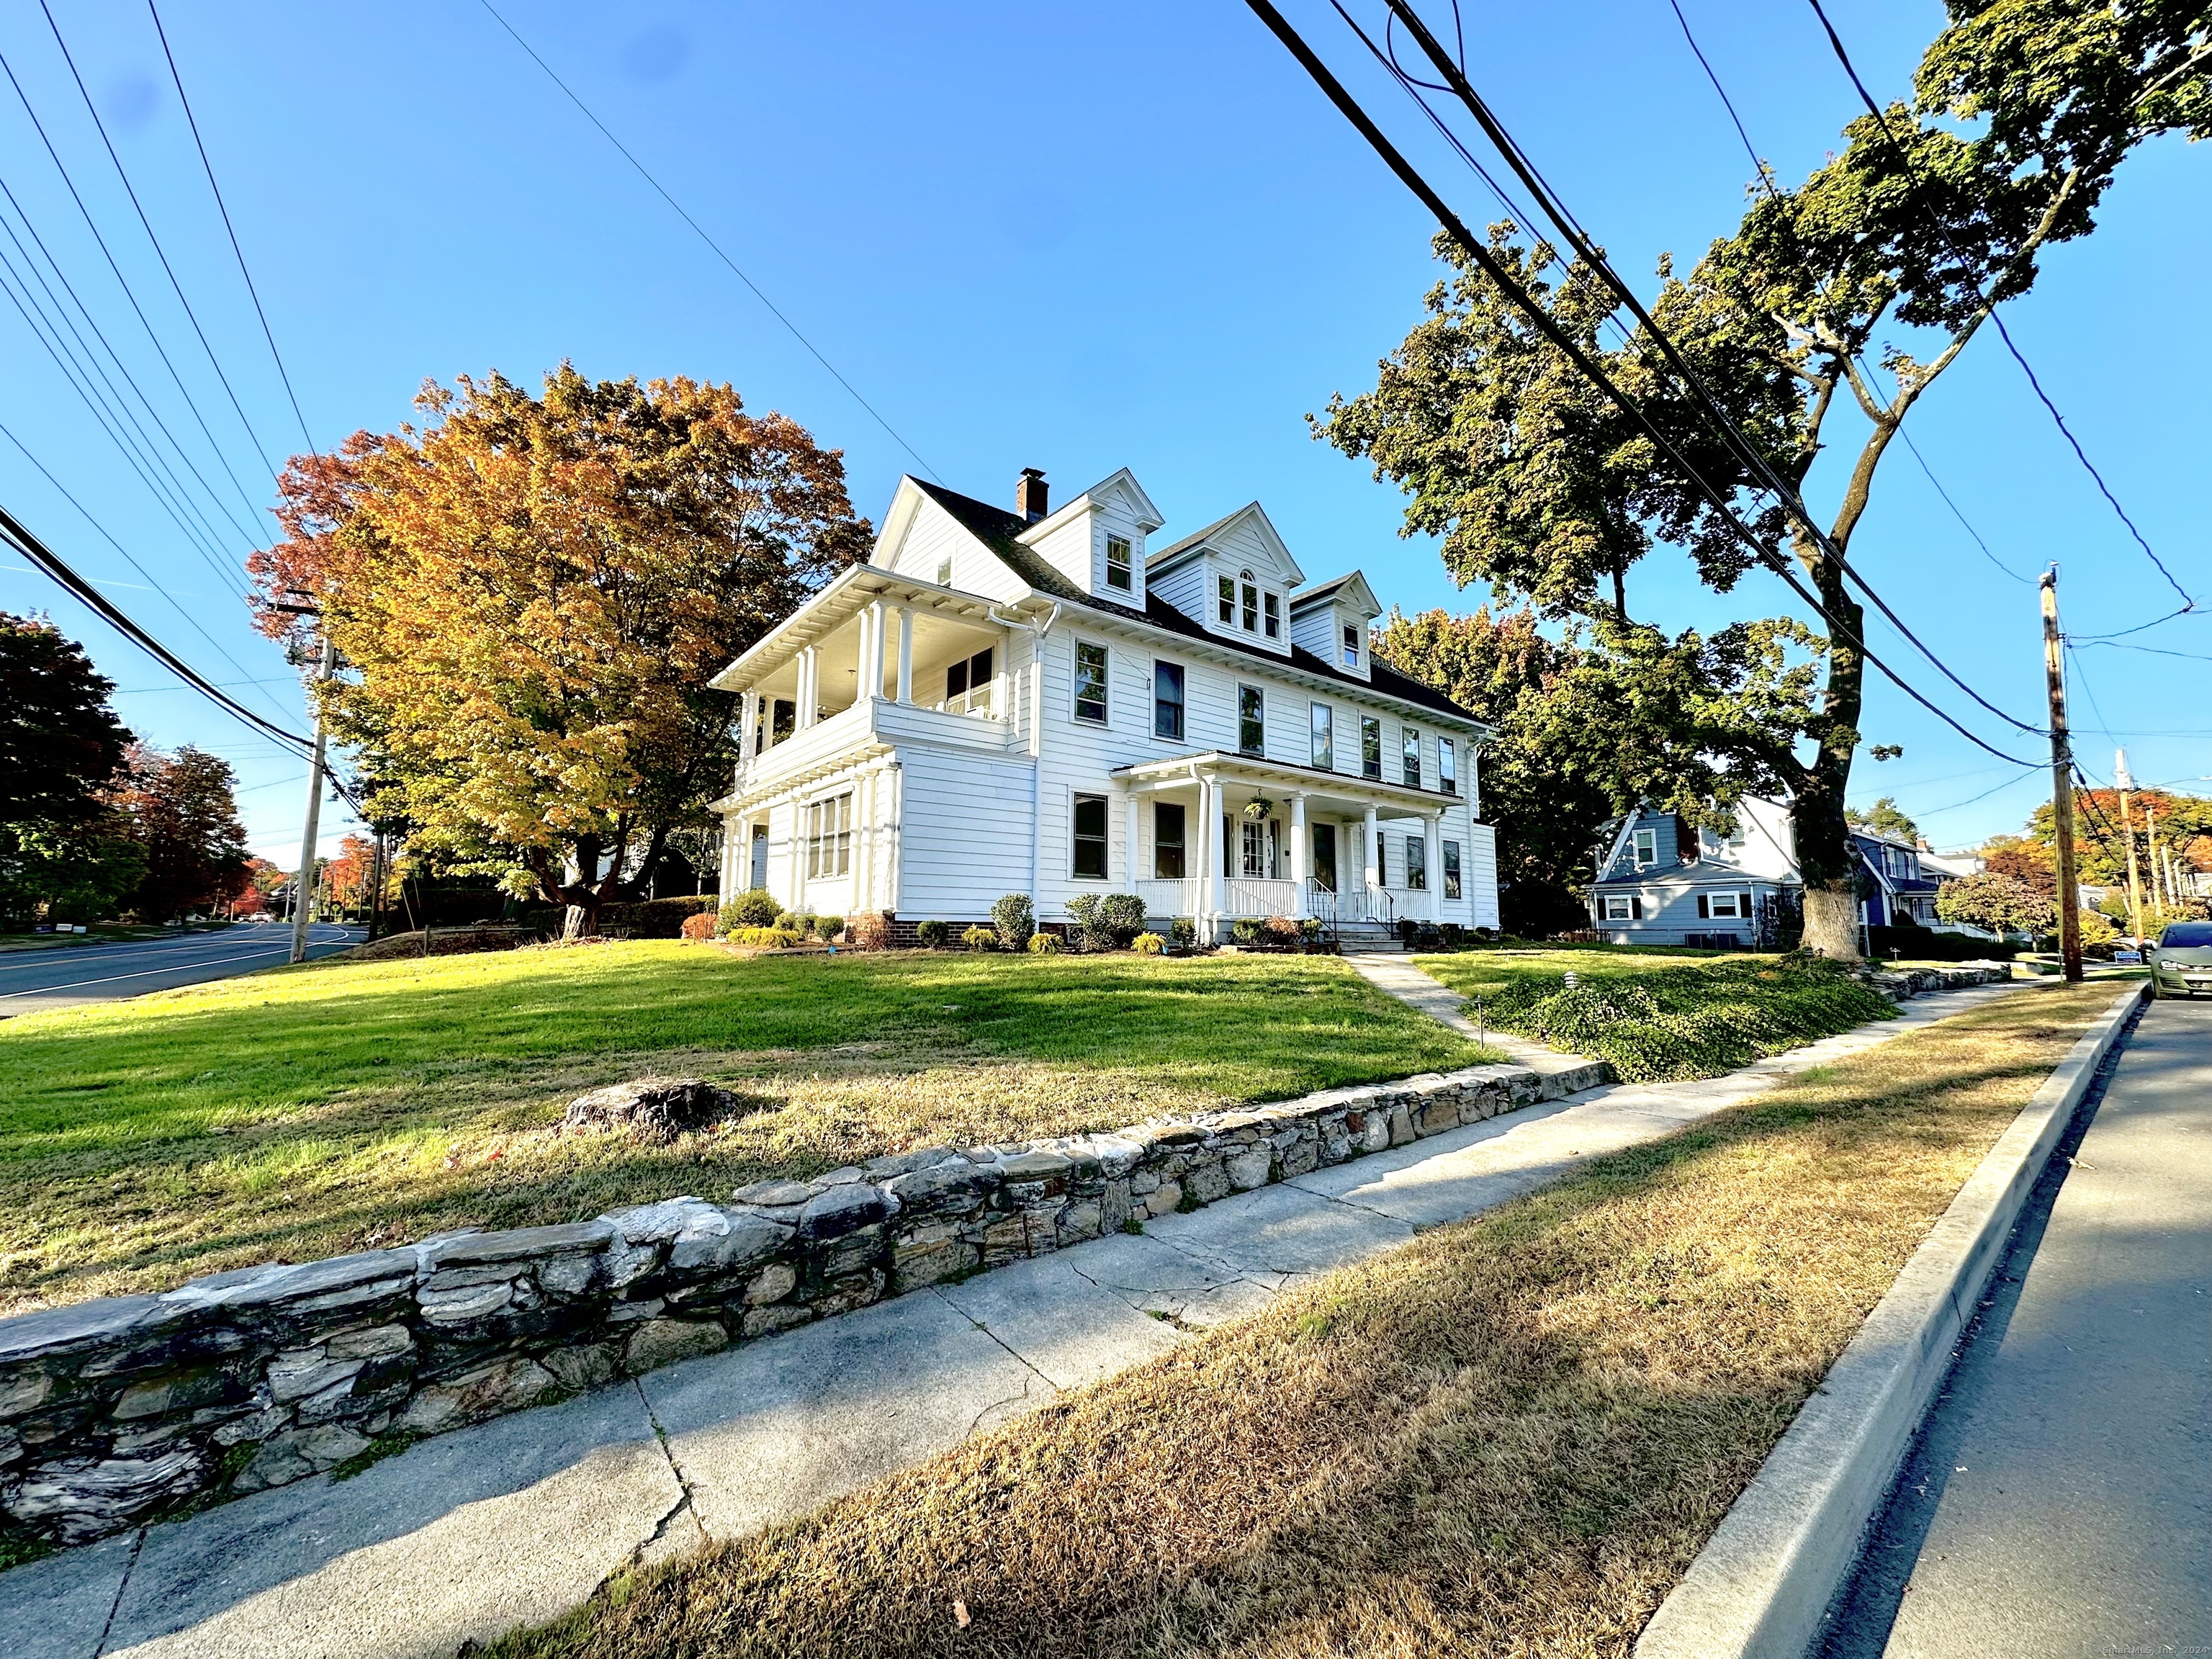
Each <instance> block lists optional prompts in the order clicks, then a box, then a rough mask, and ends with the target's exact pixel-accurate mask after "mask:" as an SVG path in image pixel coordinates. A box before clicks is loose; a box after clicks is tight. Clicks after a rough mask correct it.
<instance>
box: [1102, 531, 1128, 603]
mask: <svg viewBox="0 0 2212 1659" xmlns="http://www.w3.org/2000/svg"><path fill="white" fill-rule="evenodd" d="M1106 586H1109V587H1118V588H1120V589H1121V591H1122V592H1124V593H1127V592H1129V538H1127V536H1109V537H1108V538H1106Z"/></svg>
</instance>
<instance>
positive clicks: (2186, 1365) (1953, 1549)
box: [1826, 1002, 2212, 1659]
mask: <svg viewBox="0 0 2212 1659" xmlns="http://www.w3.org/2000/svg"><path fill="white" fill-rule="evenodd" d="M2066 1150H2067V1149H2066V1147H2065V1146H2063V1145H2062V1146H2061V1147H2060V1152H2061V1153H2062V1154H2063V1153H2064V1152H2066ZM2036 1200H2037V1201H2036V1202H2034V1203H2032V1204H2031V1206H2030V1208H2029V1210H2028V1212H2027V1214H2026V1215H2025V1216H2024V1217H2023V1218H2022V1221H2021V1228H2020V1231H2019V1233H2018V1235H2017V1236H2016V1237H2015V1242H2014V1247H2013V1253H2012V1255H2011V1257H2010V1258H2009V1259H2008V1261H2006V1262H2005V1264H2004V1266H2003V1267H2002V1269H2001V1270H2000V1273H1999V1275H1998V1277H1997V1279H1996V1280H1995V1281H1994V1282H1993V1284H1992V1285H1991V1288H1990V1292H1989V1299H1988V1301H1987V1302H1986V1303H1985V1304H1984V1306H1985V1308H1986V1311H1985V1312H1984V1314H1983V1315H1982V1317H1981V1322H1980V1324H1979V1325H1978V1327H1977V1328H1975V1330H1974V1331H1973V1333H1972V1334H1971V1336H1970V1337H1969V1339H1968V1340H1967V1342H1966V1345H1965V1346H1964V1349H1963V1350H1962V1352H1961V1355H1960V1360H1959V1364H1958V1369H1957V1370H1956V1371H1954V1373H1953V1375H1952V1378H1951V1381H1950V1383H1949V1385H1948V1390H1947V1392H1946V1393H1945V1395H1943V1397H1942V1399H1941V1401H1939V1402H1938V1404H1937V1406H1936V1409H1935V1411H1934V1412H1933V1413H1930V1415H1929V1421H1928V1425H1927V1426H1926V1428H1925V1429H1924V1430H1923V1432H1922V1436H1921V1440H1920V1443H1919V1444H1918V1446H1917V1448H1916V1449H1915V1451H1914V1454H1913V1456H1912V1458H1911V1461H1910V1462H1908V1463H1907V1465H1906V1468H1905V1473H1904V1474H1903V1475H1902V1477H1901V1478H1900V1479H1899V1482H1898V1489H1897V1492H1896V1493H1895V1495H1894V1496H1893V1498H1892V1500H1891V1503H1890V1505H1889V1508H1888V1510H1887V1513H1886V1514H1885V1515H1884V1516H1882V1517H1881V1519H1880V1520H1878V1521H1877V1522H1876V1523H1875V1530H1874V1533H1873V1534H1872V1536H1871V1538H1870V1540H1869V1546H1868V1549H1867V1554H1866V1559H1865V1561H1864V1563H1863V1565H1862V1567H1861V1570H1860V1572H1859V1574H1858V1577H1857V1581H1856V1582H1855V1583H1853V1584H1852V1585H1851V1586H1850V1587H1849V1588H1848V1589H1846V1590H1845V1592H1844V1595H1842V1596H1841V1597H1839V1598H1838V1604H1837V1607H1836V1609H1835V1610H1834V1612H1833V1613H1832V1628H1831V1635H1830V1637H1829V1640H1828V1645H1827V1648H1826V1655H1827V1659H1871V1656H1875V1655H1887V1656H1894V1659H1934V1656H1938V1655H1942V1656H1947V1659H1949V1656H1957V1659H1973V1656H1981V1655H1987V1656H1990V1659H1996V1656H2003V1659H2040V1656H2051V1659H2058V1656H2066V1659H2073V1656H2077V1655H2087V1654H2119V1653H2131V1654H2149V1653H2161V1654H2203V1653H2212V1006H2205V1005H2203V1004H2201V1003H2178V1002H2154V1003H2152V1004H2151V1005H2150V1006H2149V1007H2148V1008H2147V1009H2146V1010H2145V1011H2144V1012H2143V1017H2142V1024H2140V1025H2139V1026H2138V1027H2137V1028H2136V1033H2135V1035H2134V1036H2133V1037H2132V1038H2130V1041H2129V1042H2128V1045H2127V1047H2126V1048H2124V1050H2122V1051H2121V1054H2120V1057H2119V1059H2118V1063H2117V1065H2116V1066H2114V1068H2113V1070H2112V1075H2111V1078H2110V1080H2109V1082H2108V1083H2107V1084H2106V1089H2105V1094H2104V1098H2103V1100H2102V1101H2101V1102H2100V1103H2099V1104H2098V1105H2097V1106H2096V1108H2095V1115H2094V1116H2093V1118H2092V1119H2091V1120H2090V1122H2089V1124H2088V1127H2087V1131H2086V1132H2085V1133H2082V1135H2081V1144H2080V1146H2079V1147H2078V1148H2077V1149H2075V1151H2074V1152H2073V1155H2072V1158H2071V1159H2070V1160H2069V1158H2066V1157H2064V1156H2061V1157H2059V1158H2054V1159H2053V1160H2052V1168H2051V1175H2050V1176H2048V1177H2047V1178H2046V1186H2045V1190H2042V1191H2039V1193H2038V1194H2036Z"/></svg>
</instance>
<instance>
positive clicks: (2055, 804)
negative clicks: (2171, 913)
mask: <svg viewBox="0 0 2212 1659" xmlns="http://www.w3.org/2000/svg"><path fill="white" fill-rule="evenodd" d="M2043 678H2044V680H2045V684H2047V685H2048V686H2049V688H2050V691H2051V817H2052V818H2053V819H2054V820H2055V822H2054V823H2053V825H2052V827H2053V828H2054V829H2056V830H2057V832H2058V956H2059V959H2060V961H2061V962H2062V963H2063V964H2064V966H2065V972H2066V979H2067V982H2068V983H2069V984H2073V985H2079V984H2080V983H2081V888H2080V887H2079V886H2078V885H2077V884H2075V878H2074V754H2073V750H2072V749H2071V748H2070V747H2069V744H2068V743H2067V740H2066V665H2065V660H2064V659H2063V656H2062V655H2061V654H2060V650H2059V637H2058V567H2057V565H2055V564H2054V565H2052V566H2051V568H2049V569H2048V570H2046V571H2045V572H2044V573H2043Z"/></svg>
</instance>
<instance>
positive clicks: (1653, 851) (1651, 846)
mask: <svg viewBox="0 0 2212 1659" xmlns="http://www.w3.org/2000/svg"><path fill="white" fill-rule="evenodd" d="M1658 862H1659V832H1658V831H1657V830H1656V829H1638V831H1637V832H1636V867H1637V868H1638V869H1639V870H1642V869H1645V868H1648V867H1649V866H1651V865H1654V864H1656V863H1658Z"/></svg>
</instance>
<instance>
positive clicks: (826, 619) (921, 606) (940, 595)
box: [708, 564, 1028, 691]
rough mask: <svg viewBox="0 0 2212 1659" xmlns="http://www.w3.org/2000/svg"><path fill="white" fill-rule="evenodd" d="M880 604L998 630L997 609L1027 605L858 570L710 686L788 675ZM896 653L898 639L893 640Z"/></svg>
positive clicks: (751, 685) (755, 684)
mask: <svg viewBox="0 0 2212 1659" xmlns="http://www.w3.org/2000/svg"><path fill="white" fill-rule="evenodd" d="M878 599H882V600H884V601H885V602H887V603H889V604H891V605H909V606H911V607H912V608H913V610H914V611H915V615H916V617H917V619H919V618H921V617H941V618H943V619H945V620H946V621H948V622H962V623H969V624H971V625H973V626H975V627H977V628H986V629H994V630H995V629H999V628H1000V627H1001V626H1002V624H1001V623H998V622H996V621H994V619H993V618H992V616H991V612H992V611H993V610H994V609H997V610H999V611H1001V612H1002V613H1003V612H1006V611H1019V610H1020V609H1022V608H1023V606H1024V604H1026V603H1028V601H1024V600H1005V601H1000V600H993V599H984V598H982V597H981V595H978V594H975V593H960V592H954V591H953V590H952V589H951V588H949V587H939V586H937V585H936V584H935V583H933V582H923V581H916V580H915V579H914V578H913V577H911V576H900V575H896V574H893V573H891V572H890V571H888V570H879V569H878V568H876V567H874V566H873V565H865V564H863V565H855V566H854V567H853V568H851V569H849V570H848V571H846V572H845V573H844V574H842V575H841V576H839V577H838V578H837V579H836V580H835V581H833V582H831V583H830V584H829V586H827V587H825V588H823V590H822V591H821V592H819V593H817V594H816V595H815V596H814V597H813V598H812V599H809V600H808V601H807V602H806V603H805V605H801V606H800V607H799V609H798V610H797V611H793V613H792V614H791V615H790V616H789V617H786V618H785V619H784V621H783V622H782V623H780V624H779V625H778V626H777V627H776V628H775V629H773V630H771V631H770V632H769V634H768V635H766V637H764V638H763V639H762V640H760V641H758V642H757V643H756V644H755V645H754V646H753V647H752V648H751V649H750V650H749V651H747V652H746V653H744V655H743V656H741V657H739V658H738V659H737V660H736V661H735V662H733V663H732V664H731V665H729V666H728V667H727V668H725V669H724V670H722V671H721V672H720V673H719V674H717V675H715V676H714V678H713V679H711V680H709V681H708V684H709V685H712V686H713V687H714V689H715V690H718V691H750V690H757V689H759V688H761V687H763V686H765V685H767V684H769V682H770V681H771V680H775V678H776V677H777V676H778V675H779V674H783V673H787V671H788V669H789V667H790V665H791V663H792V661H793V659H794V658H796V657H797V656H798V655H799V653H800V652H801V651H804V650H805V648H806V647H808V646H810V645H819V644H821V643H822V642H823V641H825V640H827V639H828V638H829V636H830V635H833V634H836V633H837V632H838V631H840V630H841V629H845V628H848V627H849V626H851V625H852V624H853V623H854V619H855V618H857V617H859V616H860V612H861V611H865V610H866V609H867V608H868V606H870V605H873V604H874V603H875V602H876V601H877V600H878ZM891 643H892V645H893V647H894V648H895V647H896V635H893V636H892V641H891Z"/></svg>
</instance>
